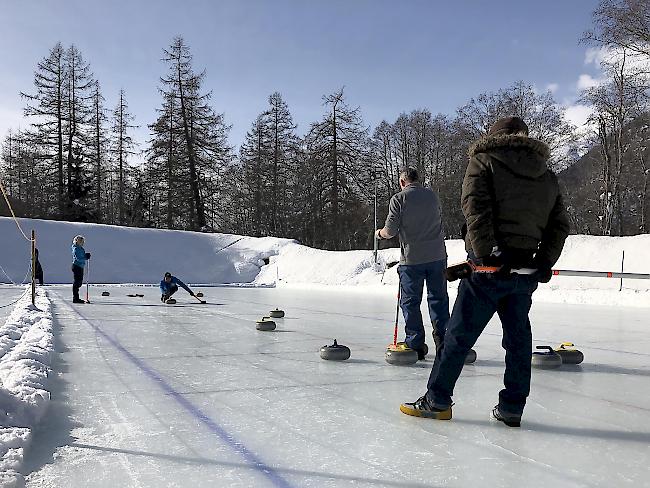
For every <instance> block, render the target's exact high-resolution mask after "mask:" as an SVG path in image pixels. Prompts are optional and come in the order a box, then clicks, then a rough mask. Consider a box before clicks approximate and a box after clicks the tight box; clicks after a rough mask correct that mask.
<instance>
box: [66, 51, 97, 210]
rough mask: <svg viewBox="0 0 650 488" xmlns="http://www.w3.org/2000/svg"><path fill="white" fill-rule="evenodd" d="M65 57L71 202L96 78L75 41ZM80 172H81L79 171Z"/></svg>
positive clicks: (86, 131)
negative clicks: (74, 170) (75, 170)
mask: <svg viewBox="0 0 650 488" xmlns="http://www.w3.org/2000/svg"><path fill="white" fill-rule="evenodd" d="M64 61H65V65H66V71H65V73H66V77H65V81H66V83H65V84H64V89H65V97H66V99H67V100H66V105H65V107H66V111H65V115H64V122H65V124H64V133H65V134H66V144H65V151H66V152H67V170H68V171H67V176H68V177H67V188H68V202H69V203H68V205H70V202H71V201H73V200H78V199H77V198H75V197H74V195H73V191H72V177H73V175H72V171H73V167H74V166H75V165H78V164H82V163H83V162H84V160H83V157H81V155H82V153H83V150H84V148H85V147H86V143H87V141H88V139H89V138H90V137H89V136H90V132H89V126H88V124H89V122H90V117H91V113H92V109H91V99H92V92H93V89H94V86H95V80H94V79H93V75H92V73H91V71H90V65H89V64H88V63H86V62H85V61H84V59H83V56H82V55H81V53H80V52H79V50H78V49H77V48H76V47H75V45H74V44H73V45H71V46H70V47H69V48H68V49H67V50H66V52H65V56H64ZM76 154H78V155H79V156H76ZM77 174H81V173H80V172H79V171H77ZM84 174H85V171H84Z"/></svg>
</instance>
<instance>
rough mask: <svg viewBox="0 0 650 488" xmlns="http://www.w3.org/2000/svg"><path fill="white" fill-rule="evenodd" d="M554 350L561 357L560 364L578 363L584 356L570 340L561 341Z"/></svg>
mask: <svg viewBox="0 0 650 488" xmlns="http://www.w3.org/2000/svg"><path fill="white" fill-rule="evenodd" d="M555 352H556V353H558V354H559V355H560V357H561V358H562V364H580V363H581V362H582V361H583V360H584V358H585V355H584V354H582V351H578V350H577V349H576V348H575V346H574V345H573V343H571V342H563V343H562V344H560V347H558V348H557V349H556V350H555Z"/></svg>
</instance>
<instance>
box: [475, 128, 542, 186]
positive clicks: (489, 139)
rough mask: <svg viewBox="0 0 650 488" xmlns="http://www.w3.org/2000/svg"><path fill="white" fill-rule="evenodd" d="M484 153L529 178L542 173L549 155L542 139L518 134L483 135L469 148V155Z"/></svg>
mask: <svg viewBox="0 0 650 488" xmlns="http://www.w3.org/2000/svg"><path fill="white" fill-rule="evenodd" d="M481 153H485V154H488V155H489V156H491V157H493V158H494V159H497V160H499V161H500V162H502V163H503V164H505V165H506V166H508V168H510V169H511V170H512V171H513V172H515V173H517V174H520V175H522V176H526V177H529V178H537V177H539V176H541V175H543V174H544V173H545V172H546V171H548V168H547V166H546V161H547V160H548V158H549V157H550V156H551V151H550V149H549V147H548V146H547V145H546V144H544V143H543V142H542V141H539V140H537V139H533V138H531V137H528V136H525V135H520V134H504V135H497V136H483V137H481V138H480V139H479V140H478V141H476V142H475V143H474V144H472V146H471V147H470V148H469V157H470V158H472V157H475V156H477V155H478V154H481Z"/></svg>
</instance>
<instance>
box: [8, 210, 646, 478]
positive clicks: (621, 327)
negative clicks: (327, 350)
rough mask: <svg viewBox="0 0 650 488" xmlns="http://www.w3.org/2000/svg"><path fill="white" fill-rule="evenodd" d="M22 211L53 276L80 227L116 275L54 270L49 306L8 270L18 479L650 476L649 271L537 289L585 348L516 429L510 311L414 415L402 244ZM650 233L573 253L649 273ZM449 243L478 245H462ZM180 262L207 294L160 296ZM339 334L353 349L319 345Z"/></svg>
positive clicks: (12, 257) (592, 242)
mask: <svg viewBox="0 0 650 488" xmlns="http://www.w3.org/2000/svg"><path fill="white" fill-rule="evenodd" d="M21 220H22V222H23V226H24V227H25V228H27V229H31V228H35V229H36V231H37V238H38V247H39V249H40V251H41V262H42V264H43V267H44V269H45V280H46V282H48V283H56V282H69V279H70V274H71V273H70V270H69V266H70V252H69V248H70V241H71V239H72V237H73V236H74V235H75V234H79V233H81V234H84V235H85V236H86V238H87V246H86V247H87V251H89V252H91V253H92V254H93V257H92V260H91V281H92V282H93V283H112V284H113V285H99V284H96V285H94V286H91V287H90V292H91V298H92V302H93V303H92V304H90V305H81V306H76V307H73V306H72V304H71V303H70V295H71V291H70V287H69V285H68V286H65V287H64V286H47V287H45V288H41V289H39V303H38V304H37V305H38V306H39V309H40V311H36V310H30V309H29V307H28V303H26V302H24V301H21V302H19V303H18V304H17V305H16V307H13V306H9V307H4V308H1V306H2V305H7V304H10V303H12V302H13V301H15V300H16V299H17V298H18V297H19V296H20V295H21V294H22V292H23V290H24V288H22V287H17V286H9V285H2V286H0V347H2V348H3V349H2V350H1V351H0V380H1V384H0V409H2V411H3V412H4V416H2V418H0V429H1V430H0V486H2V487H5V486H7V487H9V486H21V485H22V483H23V481H24V479H26V482H27V486H30V487H60V486H69V487H76V486H88V485H92V486H99V487H101V486H106V487H114V486H125V487H131V486H132V487H148V486H152V487H153V486H155V487H158V486H282V487H286V486H292V487H293V486H318V487H321V486H348V485H350V486H382V487H383V486H388V487H391V486H396V487H421V486H452V487H453V486H458V487H465V486H472V485H474V484H480V486H491V487H492V486H495V487H509V486H522V485H525V486H544V487H547V486H548V484H549V483H554V484H555V485H557V486H562V487H567V486H568V487H573V486H576V487H577V486H608V487H609V486H627V485H633V486H650V483H649V482H648V480H647V476H646V474H645V473H646V471H647V466H648V464H649V462H650V408H648V400H649V399H650V396H649V394H648V388H647V384H648V377H649V376H650V367H649V364H650V362H649V361H648V359H649V357H650V352H649V348H648V346H649V345H650V339H648V336H647V318H646V315H647V309H648V307H650V280H625V281H624V282H623V287H622V290H621V291H619V287H620V282H619V280H615V279H598V278H590V279H584V278H566V277H556V278H554V279H553V280H551V282H550V283H549V284H546V285H541V286H540V288H539V290H538V291H537V292H536V294H535V305H534V307H533V312H532V316H531V320H532V322H533V329H534V335H535V339H536V342H537V344H551V345H557V344H559V343H560V342H563V341H572V342H575V343H576V344H578V345H579V346H580V348H581V349H582V350H583V351H584V352H585V355H586V359H585V363H584V364H583V365H582V366H579V367H574V368H569V367H564V368H563V369H562V370H558V371H535V374H534V377H533V393H532V395H531V398H530V402H529V405H528V407H527V409H526V413H525V424H524V426H523V428H522V429H521V430H519V431H518V430H512V429H506V428H505V427H504V426H503V425H495V424H492V423H490V422H489V421H488V420H487V418H488V413H489V411H490V409H491V407H492V406H493V405H494V403H495V402H496V397H497V392H498V390H499V389H500V388H501V386H500V385H501V376H502V373H503V355H504V353H503V350H502V349H501V347H500V342H501V334H500V329H499V325H498V322H497V321H494V322H493V323H492V324H491V325H490V326H489V327H488V329H487V332H486V334H484V335H483V336H482V337H481V339H480V340H479V343H478V345H477V351H478V354H479V360H478V361H477V362H476V363H475V364H474V365H471V366H467V367H466V368H465V370H464V372H463V376H462V378H461V381H460V383H459V384H458V387H457V390H456V396H455V401H456V402H457V403H456V406H455V407H454V420H453V421H451V422H436V421H427V420H421V419H415V418H409V417H406V416H404V415H402V414H401V413H400V412H399V410H398V406H399V403H401V402H403V401H409V400H414V399H416V398H417V397H418V396H419V395H421V394H422V393H423V392H424V388H425V385H426V379H427V377H428V374H429V370H430V368H431V360H428V361H427V362H424V363H418V364H417V365H415V366H413V367H406V368H399V367H392V366H389V365H388V364H387V363H385V361H384V358H383V355H384V350H385V346H386V343H387V342H388V341H390V340H391V338H392V327H393V321H394V313H395V308H394V307H395V303H394V300H395V292H396V289H397V273H396V269H397V268H396V267H395V266H393V267H390V268H388V265H389V264H390V263H393V262H394V261H396V260H397V259H398V258H399V249H386V250H382V251H380V253H379V264H378V265H375V264H374V262H373V259H372V252H371V251H351V252H329V251H321V250H317V249H311V248H308V247H305V246H302V245H300V244H298V243H296V242H295V241H291V240H288V239H277V238H250V237H243V238H242V237H241V236H233V235H226V234H201V233H193V232H179V231H162V230H151V229H133V228H121V227H112V226H105V225H94V224H75V223H69V222H48V221H38V220H31V221H30V220H28V219H21ZM0 235H2V236H3V242H2V243H3V253H2V258H1V259H0V266H2V269H0V282H3V281H4V282H20V280H22V279H23V276H25V274H26V273H27V271H28V270H29V265H28V261H29V246H28V244H27V243H26V242H25V240H24V239H23V238H22V237H21V236H20V235H19V234H18V233H17V231H16V229H15V227H14V223H13V221H11V220H9V219H6V218H0ZM649 248H650V236H648V235H644V236H636V237H625V238H604V237H589V236H571V237H570V238H569V240H568V241H567V245H566V246H565V251H564V253H563V254H562V257H561V259H560V262H559V263H558V265H557V266H556V268H558V269H578V270H599V271H619V270H620V269H621V261H622V259H621V258H622V255H623V252H625V262H624V271H627V272H636V273H650V261H648V259H647V249H649ZM447 251H448V253H449V261H450V262H456V261H460V260H462V259H464V250H463V244H462V242H460V241H448V242H447ZM267 263H268V264H267ZM167 270H169V271H172V272H173V273H174V274H176V275H178V276H179V277H181V278H182V279H183V280H185V281H187V282H189V283H203V284H204V285H205V286H204V287H203V289H204V291H205V293H206V296H207V299H208V304H206V305H201V304H199V303H197V302H196V301H193V300H192V299H191V298H190V297H188V296H187V295H184V292H183V291H181V292H180V293H179V295H180V296H179V299H180V300H179V304H178V305H176V306H174V307H169V306H165V305H162V304H161V303H160V302H159V294H158V290H157V287H156V285H155V284H156V283H157V282H158V280H160V277H161V275H162V273H163V272H164V271H167ZM125 283H126V284H125ZM128 283H134V285H128ZM228 283H229V284H231V285H230V286H223V284H228ZM143 285H144V286H143ZM148 285H149V286H148ZM151 285H153V287H151ZM215 285H222V286H215ZM103 290H107V291H110V293H111V296H110V297H106V298H105V297H101V295H100V292H101V291H103ZM449 291H450V295H451V299H452V301H453V299H454V295H455V291H456V284H451V285H450V287H449ZM45 293H47V294H48V297H49V299H50V300H51V301H52V307H51V309H50V305H49V301H48V299H47V298H46V296H45ZM129 293H144V294H145V297H144V298H130V297H127V295H128V294H129ZM276 306H280V307H283V308H285V309H286V310H287V312H288V313H287V317H286V318H285V319H281V320H278V323H279V327H278V330H277V331H275V332H271V333H264V332H258V331H256V330H255V323H254V321H255V319H258V318H259V317H261V316H262V315H263V314H265V313H267V312H268V311H269V310H270V309H272V308H275V307H276ZM51 311H53V313H54V315H53V319H54V320H53V324H52V320H51V319H52V315H51ZM10 312H11V313H10ZM400 322H401V318H400ZM3 324H4V325H3ZM52 325H53V327H52ZM32 329H33V330H32ZM401 330H402V327H400V331H401ZM52 333H53V334H54V335H52ZM402 334H403V332H402ZM334 338H337V339H338V340H339V341H340V342H342V343H344V344H347V345H348V346H350V347H351V348H352V358H351V359H350V360H349V361H347V362H345V363H328V362H325V361H322V360H321V359H320V358H319V357H318V350H319V348H320V347H321V346H323V345H325V344H328V343H331V341H332V339H334ZM50 392H51V398H52V401H51V402H49V404H50V410H49V411H48V412H47V413H46V414H44V412H45V407H46V406H47V405H48V400H49V398H50ZM39 420H41V422H40V424H39V423H38V422H39ZM27 446H29V447H28V448H27V449H26V447H27Z"/></svg>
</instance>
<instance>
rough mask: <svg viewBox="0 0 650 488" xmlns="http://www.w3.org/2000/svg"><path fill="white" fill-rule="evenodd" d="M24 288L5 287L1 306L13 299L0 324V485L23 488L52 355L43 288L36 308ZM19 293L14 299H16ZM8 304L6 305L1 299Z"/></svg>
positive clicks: (45, 404)
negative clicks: (22, 471)
mask: <svg viewBox="0 0 650 488" xmlns="http://www.w3.org/2000/svg"><path fill="white" fill-rule="evenodd" d="M29 291H30V290H29V288H28V287H22V288H16V289H13V290H11V289H9V290H6V289H3V290H1V291H0V297H1V298H0V300H2V301H1V302H0V303H1V304H2V306H3V308H8V307H6V305H7V304H9V303H13V302H15V301H17V303H16V305H15V307H14V308H13V310H12V312H11V314H9V315H8V316H7V317H6V320H5V321H4V324H3V325H1V326H0V486H3V487H10V486H21V485H22V483H21V482H22V475H21V474H20V469H21V466H22V462H23V458H24V453H25V449H26V448H27V447H28V446H29V443H30V440H31V436H32V431H33V428H34V426H36V425H37V424H38V422H39V421H40V420H41V418H42V417H43V415H44V414H45V412H46V410H47V407H48V403H49V400H50V392H49V385H48V376H49V375H50V372H51V370H50V365H51V360H52V355H53V353H54V338H53V334H52V313H51V311H50V302H49V300H48V299H47V297H46V295H45V293H44V292H43V290H40V289H39V290H37V294H36V299H35V305H32V303H31V293H30V292H29ZM16 295H18V296H16ZM5 300H6V301H5Z"/></svg>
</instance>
